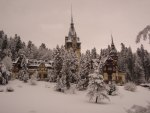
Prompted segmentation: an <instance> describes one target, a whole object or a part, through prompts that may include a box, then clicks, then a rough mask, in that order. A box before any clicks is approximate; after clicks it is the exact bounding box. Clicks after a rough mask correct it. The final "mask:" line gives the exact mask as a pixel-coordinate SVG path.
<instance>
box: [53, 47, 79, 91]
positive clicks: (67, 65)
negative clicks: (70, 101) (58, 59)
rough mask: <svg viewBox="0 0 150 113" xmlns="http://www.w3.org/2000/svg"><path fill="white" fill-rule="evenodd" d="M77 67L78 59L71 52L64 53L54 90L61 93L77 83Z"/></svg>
mask: <svg viewBox="0 0 150 113" xmlns="http://www.w3.org/2000/svg"><path fill="white" fill-rule="evenodd" d="M78 65H79V63H78V59H77V56H76V54H75V53H74V52H73V50H72V49H71V50H69V51H65V54H64V56H63V66H62V70H61V76H60V77H58V80H57V85H56V90H59V91H63V90H64V89H69V88H70V86H71V83H77V82H78V80H79V77H78ZM62 89H63V90H62Z"/></svg>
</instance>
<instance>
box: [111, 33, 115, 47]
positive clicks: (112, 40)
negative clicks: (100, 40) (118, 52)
mask: <svg viewBox="0 0 150 113" xmlns="http://www.w3.org/2000/svg"><path fill="white" fill-rule="evenodd" d="M111 41H112V43H111V44H112V45H114V41H113V36H112V34H111Z"/></svg>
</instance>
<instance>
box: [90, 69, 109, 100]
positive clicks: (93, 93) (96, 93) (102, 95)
mask: <svg viewBox="0 0 150 113" xmlns="http://www.w3.org/2000/svg"><path fill="white" fill-rule="evenodd" d="M90 77H91V78H90V82H89V91H88V96H89V98H90V101H92V100H93V99H94V100H95V103H98V102H101V101H102V100H103V99H108V100H109V97H108V95H107V89H106V85H105V83H104V81H103V76H102V75H99V73H98V71H95V72H94V73H93V74H91V75H90Z"/></svg>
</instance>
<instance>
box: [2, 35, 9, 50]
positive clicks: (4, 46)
mask: <svg viewBox="0 0 150 113" xmlns="http://www.w3.org/2000/svg"><path fill="white" fill-rule="evenodd" d="M7 47H8V39H7V35H5V37H4V40H3V43H2V51H3V50H4V49H7Z"/></svg>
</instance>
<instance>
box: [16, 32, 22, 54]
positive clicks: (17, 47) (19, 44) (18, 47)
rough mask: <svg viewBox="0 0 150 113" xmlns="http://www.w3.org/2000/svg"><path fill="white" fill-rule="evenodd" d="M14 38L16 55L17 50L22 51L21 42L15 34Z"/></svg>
mask: <svg viewBox="0 0 150 113" xmlns="http://www.w3.org/2000/svg"><path fill="white" fill-rule="evenodd" d="M15 38H16V39H17V42H16V51H17V53H18V52H19V49H22V42H21V39H20V36H17V34H15Z"/></svg>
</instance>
